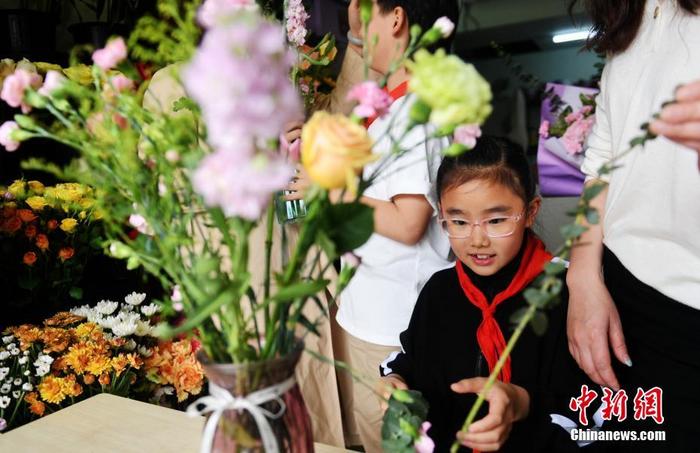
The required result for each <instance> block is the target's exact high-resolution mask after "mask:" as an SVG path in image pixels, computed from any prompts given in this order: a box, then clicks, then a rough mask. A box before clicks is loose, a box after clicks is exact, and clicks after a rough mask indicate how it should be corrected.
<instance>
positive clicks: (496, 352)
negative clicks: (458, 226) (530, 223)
mask: <svg viewBox="0 0 700 453" xmlns="http://www.w3.org/2000/svg"><path fill="white" fill-rule="evenodd" d="M526 240H527V244H526V245H525V252H524V253H523V258H522V261H521V262H520V267H519V268H518V271H517V272H516V273H515V277H513V280H512V281H511V282H510V284H509V285H508V287H507V288H506V289H505V290H504V291H502V292H500V293H498V294H497V295H496V297H494V298H493V302H491V304H490V305H489V302H488V301H487V300H486V296H484V294H483V293H482V292H481V291H480V290H479V288H477V287H476V286H474V284H473V283H472V282H471V280H470V279H469V276H468V275H467V273H466V272H465V270H464V264H463V263H462V262H460V261H457V264H456V265H455V267H456V268H457V275H458V277H459V284H460V286H461V287H462V290H463V291H464V295H465V296H467V299H468V300H469V302H471V303H472V304H474V305H475V306H476V307H477V308H478V309H480V310H481V314H482V316H483V320H482V321H481V324H480V325H479V328H478V329H477V331H476V339H477V341H478V343H479V348H480V349H481V352H483V354H484V357H486V362H487V363H488V364H489V372H491V371H492V370H493V368H494V367H495V366H496V362H497V361H498V358H499V357H500V355H501V353H502V352H503V350H504V349H505V347H506V341H505V338H504V337H503V332H502V331H501V328H500V327H499V326H498V322H496V320H495V319H494V316H493V314H494V313H495V311H496V307H497V306H498V304H500V303H501V302H503V301H504V300H506V299H509V298H511V297H513V296H514V295H516V294H518V293H519V292H521V291H522V290H524V289H525V288H526V287H527V286H528V285H529V284H530V282H532V281H533V280H534V279H535V278H536V277H537V276H538V275H539V274H540V273H542V270H543V269H544V265H545V264H547V263H548V262H549V261H551V260H552V255H551V254H550V253H549V252H547V251H546V250H545V248H544V244H543V243H542V241H541V240H540V239H539V238H538V237H537V236H535V235H534V234H528V237H527V239H526ZM510 376H511V369H510V356H509V357H508V358H507V359H506V364H505V365H504V366H503V368H502V369H501V372H500V374H499V375H498V378H499V379H500V380H501V381H502V382H505V383H508V382H510Z"/></svg>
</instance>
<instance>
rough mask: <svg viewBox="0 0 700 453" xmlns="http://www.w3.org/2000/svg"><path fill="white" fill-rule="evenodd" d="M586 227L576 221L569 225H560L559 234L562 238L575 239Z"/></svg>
mask: <svg viewBox="0 0 700 453" xmlns="http://www.w3.org/2000/svg"><path fill="white" fill-rule="evenodd" d="M586 230H587V228H586V227H585V226H583V225H579V224H577V223H572V224H569V225H564V226H563V227H561V230H560V231H561V235H562V237H564V239H577V238H578V237H579V236H581V235H582V234H583V233H585V232H586Z"/></svg>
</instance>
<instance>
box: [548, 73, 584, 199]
mask: <svg viewBox="0 0 700 453" xmlns="http://www.w3.org/2000/svg"><path fill="white" fill-rule="evenodd" d="M597 94H598V90H596V89H593V88H582V87H575V86H570V85H559V84H555V83H548V84H547V88H546V91H545V99H544V101H543V102H542V110H541V117H542V121H541V124H540V130H539V135H540V142H539V148H538V151H537V163H538V168H539V175H540V188H541V191H542V194H543V195H545V196H576V195H580V194H581V190H582V187H583V179H584V177H583V174H582V173H581V171H580V170H579V169H580V167H581V164H582V163H583V157H584V152H585V146H586V139H587V137H588V134H590V132H591V129H592V128H593V125H594V124H595V96H596V95H597Z"/></svg>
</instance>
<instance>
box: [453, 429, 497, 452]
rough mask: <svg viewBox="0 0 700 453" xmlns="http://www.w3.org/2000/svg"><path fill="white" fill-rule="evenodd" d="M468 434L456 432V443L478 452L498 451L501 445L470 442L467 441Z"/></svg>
mask: <svg viewBox="0 0 700 453" xmlns="http://www.w3.org/2000/svg"><path fill="white" fill-rule="evenodd" d="M469 436H470V435H469V434H466V433H463V432H458V433H457V441H458V442H459V443H460V444H461V445H463V446H465V447H467V448H471V449H472V450H479V451H498V450H499V449H500V448H501V446H502V444H500V443H498V442H489V443H481V442H472V441H471V440H470V439H469Z"/></svg>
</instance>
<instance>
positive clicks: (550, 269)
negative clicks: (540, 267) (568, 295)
mask: <svg viewBox="0 0 700 453" xmlns="http://www.w3.org/2000/svg"><path fill="white" fill-rule="evenodd" d="M565 269H566V263H564V262H562V261H550V262H549V263H547V264H546V265H545V266H544V273H545V274H547V275H559V274H561V273H562V272H564V270H565Z"/></svg>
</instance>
